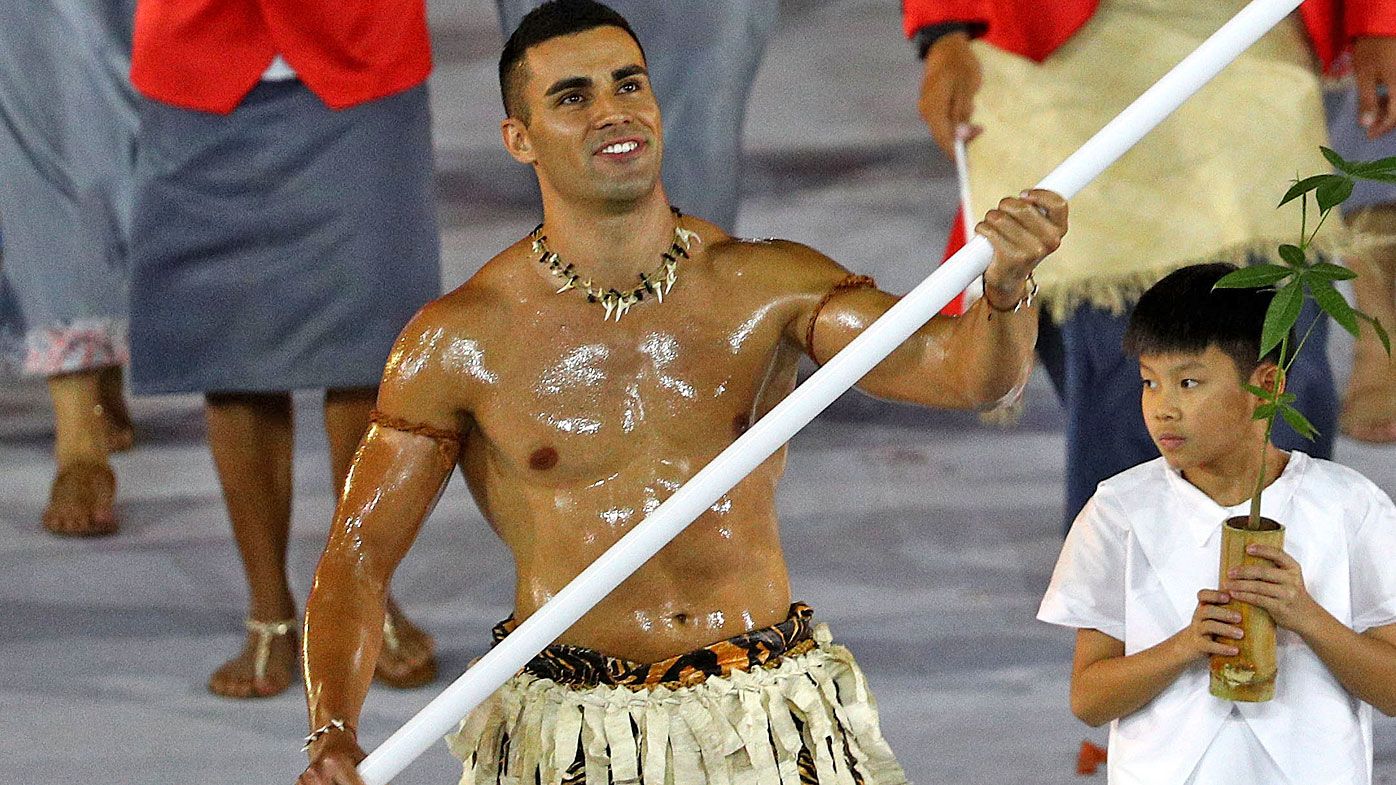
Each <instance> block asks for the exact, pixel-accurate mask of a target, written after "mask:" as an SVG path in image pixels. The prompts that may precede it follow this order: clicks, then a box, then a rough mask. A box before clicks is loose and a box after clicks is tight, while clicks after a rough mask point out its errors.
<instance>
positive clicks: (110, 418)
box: [97, 365, 136, 452]
mask: <svg viewBox="0 0 1396 785" xmlns="http://www.w3.org/2000/svg"><path fill="white" fill-rule="evenodd" d="M97 397H98V398H99V399H100V400H101V404H100V405H101V407H102V414H103V415H104V416H105V418H106V424H107V448H108V449H109V450H111V451H112V452H126V451H127V450H129V449H131V447H132V446H133V445H134V444H135V443H136V429H135V427H134V426H133V425H132V424H131V410H130V409H128V408H127V406H126V371H125V369H123V368H122V367H121V366H119V365H113V366H111V367H109V368H103V369H102V370H101V371H99V372H98V375H97Z"/></svg>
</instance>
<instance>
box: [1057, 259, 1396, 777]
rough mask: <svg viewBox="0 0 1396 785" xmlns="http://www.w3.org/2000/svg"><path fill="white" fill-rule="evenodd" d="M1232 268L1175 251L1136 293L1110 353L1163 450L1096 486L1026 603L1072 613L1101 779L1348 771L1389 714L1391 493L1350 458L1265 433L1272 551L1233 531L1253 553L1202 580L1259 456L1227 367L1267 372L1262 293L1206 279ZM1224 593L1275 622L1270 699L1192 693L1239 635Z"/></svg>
mask: <svg viewBox="0 0 1396 785" xmlns="http://www.w3.org/2000/svg"><path fill="white" fill-rule="evenodd" d="M1234 269H1235V268H1234V267H1232V266H1231V265H1226V264H1208V265H1199V266H1195V267H1188V268H1184V269H1181V270H1178V271H1177V272H1174V273H1173V274H1171V275H1169V276H1168V277H1166V278H1164V279H1163V280H1162V281H1160V282H1159V283H1158V284H1156V285H1155V286H1154V287H1153V288H1152V289H1150V290H1149V291H1148V292H1147V293H1146V294H1145V295H1144V296H1143V297H1142V298H1141V299H1140V300H1139V304H1138V306H1137V307H1136V309H1135V312H1134V315H1133V317H1132V319H1131V320H1130V324H1129V329H1128V331H1127V332H1126V334H1125V350H1126V352H1127V353H1129V354H1131V355H1133V356H1135V357H1137V358H1138V359H1139V366H1140V376H1141V377H1142V379H1143V391H1142V406H1143V411H1144V420H1145V423H1146V424H1147V426H1148V428H1149V434H1150V436H1151V437H1152V438H1153V440H1154V443H1155V444H1156V445H1157V446H1158V449H1159V452H1161V453H1162V455H1163V457H1161V458H1159V459H1156V460H1153V461H1150V462H1148V463H1144V464H1141V465H1139V466H1136V467H1134V468H1133V469H1130V470H1128V471H1126V472H1123V473H1121V474H1119V475H1116V476H1115V477H1112V478H1111V479H1109V480H1106V481H1105V482H1103V483H1101V484H1100V486H1099V487H1098V489H1097V490H1096V493H1095V495H1094V496H1093V497H1092V498H1091V501H1090V503H1089V504H1087V506H1086V508H1085V509H1084V510H1083V511H1082V512H1081V514H1080V516H1078V517H1077V519H1076V522H1075V524H1074V525H1073V526H1072V529H1071V532H1070V533H1069V534H1068V535H1067V538H1066V544H1065V546H1064V547H1063V549H1062V554H1061V558H1060V560H1059V561H1058V562H1057V567H1056V571H1055V572H1054V574H1053V575H1052V582H1051V585H1050V586H1049V587H1048V589H1047V594H1046V596H1045V597H1044V598H1043V600H1042V607H1041V609H1040V610H1039V611H1038V618H1039V619H1042V620H1043V621H1046V622H1050V623H1052V624H1061V625H1063V626H1067V627H1075V628H1077V634H1076V655H1075V661H1074V663H1073V664H1072V674H1071V710H1072V713H1074V714H1075V715H1076V716H1077V717H1080V718H1081V719H1082V720H1084V721H1085V722H1086V723H1088V724H1090V725H1093V726H1094V725H1100V724H1102V723H1105V722H1111V726H1110V750H1109V782H1110V783H1111V785H1125V784H1126V783H1129V784H1131V785H1133V784H1134V783H1168V785H1179V784H1180V783H1186V784H1187V785H1214V784H1216V783H1227V785H1277V784H1279V783H1290V785H1338V784H1339V783H1341V784H1342V785H1348V784H1349V783H1352V784H1354V785H1355V784H1358V783H1361V784H1364V785H1365V784H1366V783H1370V782H1371V781H1372V724H1371V707H1372V706H1375V707H1377V708H1378V709H1380V710H1381V711H1382V712H1383V713H1385V714H1393V713H1396V560H1394V558H1393V557H1396V507H1393V505H1392V503H1391V499H1390V498H1389V497H1388V496H1387V495H1386V494H1385V493H1383V492H1382V491H1381V490H1380V489H1379V488H1377V487H1376V486H1375V485H1373V484H1372V483H1371V482H1370V481H1368V480H1367V479H1366V478H1364V477H1362V476H1361V475H1360V474H1358V473H1357V472H1354V471H1352V470H1351V469H1347V468H1345V467H1342V466H1339V465H1337V464H1335V463H1330V462H1328V461H1322V460H1318V459H1314V458H1310V457H1309V456H1307V455H1305V454H1304V453H1302V452H1297V451H1296V452H1291V453H1285V452H1282V451H1281V450H1279V449H1277V448H1276V447H1274V445H1272V444H1268V443H1267V444H1265V460H1264V466H1265V481H1266V483H1267V485H1266V489H1265V494H1264V496H1263V497H1262V504H1263V513H1264V514H1265V515H1266V516H1267V517H1269V518H1273V519H1275V520H1277V521H1280V522H1281V523H1283V524H1284V525H1285V527H1286V531H1285V546H1284V550H1280V549H1275V548H1267V547H1264V546H1251V550H1250V553H1252V554H1253V555H1257V556H1261V557H1263V558H1264V559H1266V560H1268V561H1269V562H1270V563H1271V564H1270V566H1265V567H1248V568H1243V569H1240V570H1239V571H1233V572H1232V573H1231V574H1230V575H1229V576H1227V577H1226V578H1225V579H1224V580H1223V581H1222V584H1221V585H1220V586H1218V585H1217V577H1218V576H1217V569H1218V560H1219V558H1220V543H1221V526H1222V522H1223V521H1225V520H1226V519H1227V518H1229V517H1232V516H1235V515H1244V514H1245V513H1246V512H1247V509H1248V506H1249V499H1250V497H1251V495H1252V491H1253V489H1254V486H1255V480H1256V477H1257V473H1258V472H1259V471H1260V469H1261V465H1262V462H1261V449H1260V448H1261V444H1262V441H1263V440H1264V438H1265V425H1264V423H1263V422H1257V421H1254V420H1252V419H1251V413H1252V412H1253V411H1254V409H1255V407H1256V404H1257V399H1256V397H1255V396H1253V395H1251V394H1250V393H1248V392H1247V391H1246V390H1245V389H1244V388H1243V387H1242V386H1241V383H1242V382H1249V383H1250V384H1252V385H1255V386H1260V387H1267V386H1269V385H1272V384H1273V382H1274V379H1275V376H1276V374H1277V371H1278V369H1277V368H1276V365H1275V358H1273V357H1267V358H1265V359H1264V360H1261V361H1257V360H1256V357H1257V356H1258V355H1259V348H1260V332H1261V326H1262V324H1263V322H1264V319H1265V310H1266V308H1267V307H1268V305H1269V302H1270V298H1271V293H1270V292H1266V291H1258V290H1250V289H1219V290H1215V291H1214V290H1213V288H1212V287H1213V285H1214V284H1215V283H1216V282H1217V281H1218V280H1219V279H1221V277H1222V276H1224V275H1226V274H1227V273H1229V272H1231V271H1232V270H1234ZM1301 326H1302V325H1301ZM1232 599H1235V600H1239V601H1241V602H1247V603H1251V604H1253V605H1257V606H1260V607H1262V608H1265V609H1266V610H1268V611H1269V612H1270V614H1271V616H1273V617H1274V619H1275V622H1276V624H1277V625H1278V627H1279V628H1280V629H1279V632H1278V634H1277V638H1278V661H1279V676H1278V678H1277V682H1276V689H1275V697H1274V699H1273V700H1271V701H1269V702H1265V703H1236V702H1232V701H1226V700H1222V699H1220V698H1216V697H1213V696H1212V695H1211V694H1210V693H1209V692H1208V681H1209V679H1208V670H1207V658H1208V656H1209V655H1213V654H1234V653H1235V652H1236V650H1235V642H1236V640H1237V639H1238V638H1240V636H1241V629H1240V628H1239V627H1237V626H1235V625H1236V623H1237V622H1238V621H1239V615H1237V614H1235V613H1234V612H1232V611H1228V610H1227V609H1226V608H1225V607H1223V606H1224V604H1225V603H1227V602H1229V601H1231V600H1232Z"/></svg>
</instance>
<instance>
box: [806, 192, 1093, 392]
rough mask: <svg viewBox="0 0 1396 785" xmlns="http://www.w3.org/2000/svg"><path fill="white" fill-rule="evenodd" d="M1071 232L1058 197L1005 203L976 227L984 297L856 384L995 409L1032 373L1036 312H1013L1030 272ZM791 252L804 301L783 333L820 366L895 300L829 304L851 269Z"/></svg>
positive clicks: (928, 328)
mask: <svg viewBox="0 0 1396 785" xmlns="http://www.w3.org/2000/svg"><path fill="white" fill-rule="evenodd" d="M1039 207H1042V208H1044V209H1045V210H1046V214H1045V215H1044V213H1043V212H1041V211H1040V210H1039V209H1038V208H1039ZM1066 226H1067V205H1066V201H1065V200H1064V199H1062V198H1061V197H1060V196H1058V195H1057V194H1054V193H1051V192H1049V191H1033V192H1031V194H1030V195H1029V197H1028V198H1027V199H1022V198H1012V199H1005V200H1003V202H1001V203H1000V209H997V210H991V211H990V212H989V214H988V215H987V216H986V217H985V220H984V221H983V222H981V223H980V224H979V227H978V228H977V229H976V231H978V232H979V233H980V234H984V235H985V236H986V237H987V238H988V239H989V241H990V243H991V244H992V245H993V247H994V260H993V262H991V263H990V265H989V269H988V270H987V271H986V272H985V275H984V280H985V297H983V298H981V299H980V300H979V302H977V303H976V304H975V305H974V306H972V307H971V308H970V309H969V310H968V311H967V312H966V313H965V314H964V315H962V316H959V317H955V318H950V317H939V316H938V317H936V318H934V319H932V320H931V321H930V322H928V323H927V324H926V325H925V326H923V327H922V328H921V329H920V330H918V331H917V332H916V333H914V334H913V335H912V337H911V338H910V339H908V340H907V341H906V342H905V343H903V344H902V345H901V346H899V347H897V348H896V349H895V350H894V351H893V352H892V353H891V354H890V355H888V357H887V358H886V359H885V360H883V361H882V362H881V363H879V364H878V365H877V366H876V367H874V368H873V369H872V370H871V371H869V372H868V374H867V375H866V376H864V377H863V378H862V379H861V380H860V381H859V382H858V388H859V389H861V390H863V391H864V392H867V393H869V394H872V395H876V396H878V397H882V398H890V399H893V400H899V401H907V402H910V403H917V404H921V405H924V406H939V407H945V408H956V409H982V408H988V407H992V406H993V405H994V404H995V403H997V402H998V401H999V400H1001V399H1002V398H1004V397H1006V396H1008V395H1010V394H1012V393H1014V392H1015V391H1016V389H1017V388H1018V387H1019V386H1021V385H1022V384H1025V383H1026V382H1027V377H1028V374H1029V373H1030V372H1031V370H1032V352H1033V345H1034V343H1035V342H1036V340H1037V308H1036V306H1028V307H1023V308H1020V309H1019V310H1018V311H1017V312H1013V308H1014V306H1015V304H1017V303H1019V302H1020V301H1021V300H1022V299H1023V298H1025V297H1026V296H1027V294H1028V291H1029V286H1028V284H1027V282H1026V278H1027V276H1028V274H1029V273H1030V272H1031V271H1032V269H1033V268H1034V267H1035V266H1036V265H1037V264H1038V263H1040V262H1041V261H1042V259H1043V258H1044V257H1046V256H1047V255H1048V254H1049V253H1051V252H1052V251H1054V250H1056V248H1057V246H1058V245H1059V244H1060V242H1061V238H1062V235H1063V234H1065V232H1066ZM791 248H792V257H793V258H790V259H788V260H787V262H786V266H787V267H788V268H789V269H792V270H795V271H797V272H796V273H795V274H796V275H799V276H801V277H802V280H801V281H800V282H799V283H798V284H797V286H798V288H799V289H800V290H801V291H804V292H806V293H807V297H806V298H805V299H804V300H803V301H802V302H803V305H802V307H801V308H800V309H799V310H798V312H797V313H796V315H795V318H793V319H792V320H791V321H790V322H789V323H788V325H787V335H788V336H789V338H790V339H792V340H794V341H797V342H798V343H799V345H800V346H801V347H802V348H803V349H804V351H805V353H806V354H809V355H810V356H812V357H814V359H815V360H817V361H819V362H823V361H825V360H828V359H829V358H830V357H832V356H833V355H834V354H835V353H836V352H838V351H840V350H841V349H843V347H845V346H847V345H848V344H849V342H851V341H852V340H853V339H854V338H856V337H857V336H858V335H859V334H860V333H862V331H863V330H864V329H866V328H867V326H868V325H869V324H871V323H872V322H873V321H875V320H876V319H877V318H878V317H880V316H882V314H884V313H886V312H887V310H888V309H889V308H891V307H892V305H894V304H895V303H896V302H897V298H896V297H894V296H893V295H890V294H887V293H886V292H882V291H879V290H877V289H873V288H857V289H850V290H847V291H840V292H838V293H837V294H834V295H833V296H832V297H829V298H827V301H826V298H825V294H826V293H827V292H829V291H830V290H831V287H833V286H834V285H835V284H837V283H838V282H839V281H841V280H843V279H844V278H845V277H846V276H847V271H846V270H844V269H843V268H842V267H840V266H839V265H838V264H836V263H835V262H833V261H832V260H830V259H829V258H828V257H826V256H824V255H823V254H820V253H818V252H817V251H814V250H811V249H809V248H805V247H804V246H795V245H792V246H791ZM821 304H822V307H821ZM994 305H997V306H998V308H999V309H1001V310H995V309H994V308H993V306H994ZM811 319H813V320H815V321H814V323H813V326H812V327H811Z"/></svg>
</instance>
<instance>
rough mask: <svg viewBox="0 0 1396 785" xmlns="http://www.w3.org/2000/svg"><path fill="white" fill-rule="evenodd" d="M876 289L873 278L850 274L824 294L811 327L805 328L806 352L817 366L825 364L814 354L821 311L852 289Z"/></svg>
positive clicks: (810, 321)
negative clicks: (836, 297)
mask: <svg viewBox="0 0 1396 785" xmlns="http://www.w3.org/2000/svg"><path fill="white" fill-rule="evenodd" d="M876 288H877V281H874V280H873V279H872V276H868V275H852V274H849V275H848V276H846V277H845V278H844V279H843V280H842V281H839V282H838V283H836V284H834V285H833V286H832V287H830V288H829V291H828V292H826V293H825V294H824V298H823V299H821V300H820V301H819V304H818V305H816V306H814V313H811V314H810V316H809V325H808V326H806V327H805V352H806V353H808V354H809V358H810V359H811V360H814V362H815V364H816V365H823V364H824V363H822V362H820V360H819V357H818V356H817V355H816V354H815V352H814V326H815V325H816V324H818V323H819V313H820V311H823V310H824V306H826V305H828V304H829V301H830V300H832V299H834V297H835V296H836V295H838V294H840V293H842V292H847V291H850V290H852V289H876Z"/></svg>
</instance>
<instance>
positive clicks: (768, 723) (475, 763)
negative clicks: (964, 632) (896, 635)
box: [446, 605, 906, 785]
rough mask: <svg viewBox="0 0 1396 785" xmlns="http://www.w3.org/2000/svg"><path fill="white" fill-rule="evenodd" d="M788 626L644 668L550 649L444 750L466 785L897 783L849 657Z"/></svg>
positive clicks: (799, 609)
mask: <svg viewBox="0 0 1396 785" xmlns="http://www.w3.org/2000/svg"><path fill="white" fill-rule="evenodd" d="M799 613H802V614H804V615H803V617H802V618H800V617H797V614H799ZM791 619H792V621H793V620H797V619H799V622H797V623H795V624H794V625H793V626H794V628H795V634H793V635H792V634H789V631H790V629H791V627H792V621H787V622H786V623H785V624H784V625H778V626H777V627H773V628H768V629H766V630H757V631H755V632H753V633H747V634H745V635H743V636H738V638H733V639H731V640H728V641H721V642H719V643H717V644H714V645H713V646H709V647H705V648H704V649H699V650H697V651H695V652H691V653H689V654H686V655H681V656H680V657H676V658H674V659H673V660H671V661H668V662H666V663H658V664H653V665H639V664H636V663H626V662H624V661H620V660H616V659H615V658H610V657H605V656H604V655H600V654H598V653H597V652H592V651H590V650H586V649H579V648H577V647H571V646H553V647H549V649H548V650H547V651H545V652H544V653H543V655H540V657H539V658H538V659H535V661H534V662H533V663H530V666H529V667H527V668H525V669H524V671H523V672H521V673H520V674H519V675H517V676H515V677H514V678H512V679H510V680H509V681H508V682H507V683H505V685H504V686H503V687H501V688H500V689H499V690H498V691H497V692H495V694H494V695H493V696H492V697H491V698H490V699H489V700H487V701H486V702H485V703H483V704H482V705H480V706H479V707H478V708H477V709H476V710H475V711H474V712H472V713H471V714H470V716H468V717H467V718H466V719H465V720H463V721H462V722H461V724H460V727H459V728H458V730H457V731H456V732H455V733H454V734H452V735H450V736H448V737H447V738H446V741H447V744H448V746H449V747H450V748H451V752H452V753H454V754H455V755H456V757H458V758H459V759H460V760H461V761H462V762H463V763H464V766H465V771H464V774H463V775H462V777H461V785H534V784H535V783H537V785H563V783H566V784H567V785H576V784H577V783H585V782H590V783H594V784H595V785H608V784H611V785H633V784H635V783H644V784H645V785H802V783H804V784H806V785H809V784H811V783H820V784H821V785H900V784H901V783H905V782H906V775H905V774H904V773H903V772H902V768H901V766H900V765H899V764H898V763H897V761H896V759H895V758H894V757H893V755H892V750H891V748H889V747H888V746H887V742H886V741H885V740H884V739H883V737H882V731H881V729H880V728H879V725H878V716H877V703H876V701H875V700H874V698H873V696H872V694H871V693H870V692H869V691H868V685H867V681H866V680H865V678H864V677H863V673H862V671H860V670H859V668H858V665H857V663H856V662H854V660H853V655H852V654H851V653H849V651H848V649H846V648H844V647H843V646H839V645H836V644H834V643H832V642H831V639H830V635H829V630H828V628H827V627H826V626H824V625H822V624H821V625H817V626H816V625H812V624H808V619H809V610H808V608H805V607H804V606H799V605H797V606H795V607H794V608H793V609H792V616H791ZM801 624H803V630H801V629H800V627H801ZM781 627H784V628H786V629H785V630H782V629H781ZM773 631H774V634H772V633H773ZM753 641H755V643H753ZM540 673H548V674H551V675H552V676H554V677H556V678H548V677H546V676H540V675H538V674H540ZM598 676H599V677H600V678H597V677H598ZM559 678H560V679H563V681H559V680H558V679H559ZM657 679H659V681H658V683H656V680H657ZM568 682H572V683H568ZM586 682H591V683H586ZM597 682H599V683H597Z"/></svg>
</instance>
